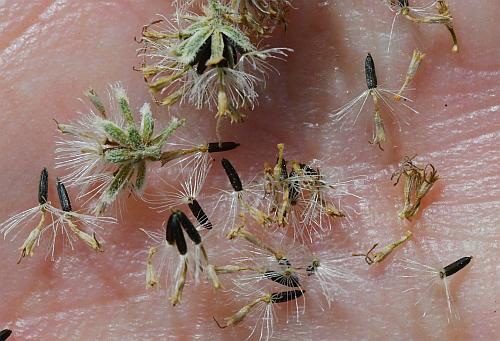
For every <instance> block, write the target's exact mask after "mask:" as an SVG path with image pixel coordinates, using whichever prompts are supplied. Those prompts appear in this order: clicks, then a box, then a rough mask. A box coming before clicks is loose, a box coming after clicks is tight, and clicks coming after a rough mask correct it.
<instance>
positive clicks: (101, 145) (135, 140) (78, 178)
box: [56, 84, 238, 215]
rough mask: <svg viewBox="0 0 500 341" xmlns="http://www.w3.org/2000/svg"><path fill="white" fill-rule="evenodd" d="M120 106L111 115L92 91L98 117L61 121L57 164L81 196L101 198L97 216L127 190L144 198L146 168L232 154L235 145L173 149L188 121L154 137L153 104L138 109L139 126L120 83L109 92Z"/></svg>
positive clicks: (174, 122)
mask: <svg viewBox="0 0 500 341" xmlns="http://www.w3.org/2000/svg"><path fill="white" fill-rule="evenodd" d="M111 91H112V93H113V96H114V98H115V100H116V103H117V104H118V107H119V113H118V115H115V117H112V116H111V113H109V112H108V111H107V110H106V109H105V106H104V104H103V102H102V100H101V99H100V97H99V96H98V95H97V94H96V92H95V91H94V90H89V91H87V93H86V96H87V97H88V98H89V99H90V101H91V102H92V104H93V105H94V107H95V109H96V112H94V111H90V113H88V114H86V115H83V117H81V118H80V119H79V120H78V121H77V122H76V123H71V124H63V123H59V122H57V127H58V129H59V131H60V132H61V133H62V134H64V135H65V137H66V138H64V139H61V140H60V141H58V142H57V144H58V148H57V149H56V154H57V157H56V161H57V163H56V165H57V167H64V168H66V169H68V170H69V171H70V173H69V174H68V175H66V176H65V177H63V180H64V181H65V182H67V183H69V184H70V185H73V186H80V189H81V192H80V196H88V197H89V198H97V203H96V204H95V208H94V213H95V214H96V215H101V214H103V213H104V212H105V211H106V209H107V208H108V207H109V206H110V205H111V204H113V203H114V202H115V200H116V199H117V197H118V196H119V194H120V193H122V192H125V191H127V190H129V191H131V192H133V193H135V194H137V195H139V196H142V193H143V190H144V188H145V184H146V175H147V168H148V163H150V162H155V161H157V162H161V163H162V164H165V163H168V162H170V161H172V160H175V159H181V158H185V157H186V156H187V155H192V156H196V155H198V154H199V153H202V154H203V153H210V152H218V151H225V150H230V149H232V148H235V147H237V146H238V144H236V143H225V142H221V144H218V145H216V144H213V143H212V144H211V143H209V144H204V145H200V146H197V147H194V148H190V149H179V148H174V149H170V150H168V149H167V150H165V149H166V148H168V147H169V143H168V140H169V138H170V137H171V136H172V134H174V133H175V131H176V130H177V129H179V128H180V127H182V126H183V125H184V124H185V120H184V119H178V118H175V117H174V118H172V119H171V120H170V123H169V124H168V126H167V127H165V128H164V129H163V130H161V131H160V132H158V133H155V120H154V118H153V115H152V112H151V107H150V105H149V103H145V104H144V105H143V106H142V107H141V109H140V110H139V112H140V115H141V122H140V124H137V123H136V121H135V115H134V113H133V112H132V109H131V107H130V104H129V100H128V97H127V94H126V92H125V90H124V88H123V87H122V86H121V85H120V84H116V85H114V86H113V87H112V89H111Z"/></svg>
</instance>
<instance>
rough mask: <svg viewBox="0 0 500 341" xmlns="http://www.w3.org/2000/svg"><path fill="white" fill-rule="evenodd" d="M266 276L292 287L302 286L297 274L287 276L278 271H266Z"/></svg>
mask: <svg viewBox="0 0 500 341" xmlns="http://www.w3.org/2000/svg"><path fill="white" fill-rule="evenodd" d="M264 278H267V279H270V280H271V281H273V282H276V283H278V284H281V285H285V286H287V287H291V288H298V287H300V283H299V278H298V277H297V276H295V275H291V276H286V275H283V274H281V273H279V272H276V271H266V272H265V273H264Z"/></svg>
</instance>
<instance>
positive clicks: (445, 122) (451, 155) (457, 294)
mask: <svg viewBox="0 0 500 341" xmlns="http://www.w3.org/2000/svg"><path fill="white" fill-rule="evenodd" d="M12 3H14V1H7V2H6V3H5V4H3V5H0V6H3V8H1V9H0V13H4V11H3V10H4V9H5V7H6V6H7V7H9V6H11V5H12ZM16 3H22V2H21V1H19V2H18V1H16ZM51 4H52V6H54V5H53V2H51V1H38V2H36V4H34V3H33V2H26V3H25V4H24V5H23V6H17V7H13V9H12V11H17V12H16V13H13V15H12V16H10V15H9V17H8V18H7V20H6V21H7V22H6V23H5V24H6V26H5V27H7V28H6V29H5V31H3V32H5V33H3V34H2V35H0V47H1V48H2V50H1V51H0V66H1V67H2V70H4V71H3V73H2V78H1V79H0V84H1V85H2V92H0V103H1V105H2V114H1V115H0V125H2V126H3V127H4V132H3V133H2V134H1V135H0V155H2V157H3V158H4V159H3V161H4V163H3V164H2V167H1V169H2V171H3V176H2V179H1V181H2V183H1V188H3V191H2V192H1V193H0V202H1V203H2V204H1V205H0V220H2V221H3V220H4V219H6V218H7V217H8V216H9V215H10V214H12V213H14V212H16V211H19V210H22V209H25V208H27V207H31V206H32V205H33V204H34V203H36V193H35V192H34V191H33V189H34V188H36V186H37V184H36V182H37V181H38V179H37V174H38V172H39V170H40V169H41V168H42V167H43V166H47V167H48V169H49V174H50V180H51V181H52V182H51V183H50V186H51V188H50V191H49V200H52V201H53V202H54V201H57V199H56V193H55V191H54V190H53V188H52V187H53V186H54V184H55V177H56V176H60V175H62V174H63V171H61V170H54V167H53V166H54V164H53V161H52V160H53V147H54V142H53V141H54V136H57V132H56V130H55V126H54V123H53V122H52V121H51V119H52V118H57V119H58V120H60V121H68V120H73V119H75V118H76V112H78V111H83V112H85V111H86V108H85V106H82V105H81V104H80V102H79V101H78V100H76V98H81V97H83V96H82V93H83V91H84V90H85V89H86V88H87V87H88V86H90V85H92V86H94V87H96V90H97V91H98V92H99V93H101V94H103V97H106V96H107V95H106V92H105V91H106V90H105V87H106V85H107V83H108V82H112V81H115V80H122V81H123V82H124V85H125V86H126V88H127V89H128V91H129V94H130V97H131V103H132V106H133V108H134V109H135V110H137V109H138V108H139V106H140V105H142V103H143V102H144V101H146V100H147V101H150V97H149V95H148V93H147V90H146V88H145V84H144V83H143V82H142V79H141V76H140V75H139V74H138V73H135V72H133V71H132V66H133V65H138V63H139V60H138V59H137V58H136V56H135V52H136V51H135V49H136V48H137V47H138V45H136V44H135V43H134V42H133V37H134V36H138V35H139V34H140V30H141V27H142V25H143V24H145V23H148V22H150V21H151V20H154V19H155V14H156V13H162V14H166V11H169V10H170V7H169V6H168V4H167V5H165V1H164V0H157V1H150V2H148V3H147V4H144V3H143V2H142V1H138V0H135V1H128V2H127V3H122V2H113V1H107V2H88V3H85V6H73V5H72V4H74V3H73V2H64V3H63V6H62V7H61V8H58V10H57V11H54V12H51V14H50V18H49V19H43V20H42V21H40V22H37V20H38V19H37V18H40V16H41V14H39V11H40V8H42V7H40V6H42V5H43V6H44V7H43V8H48V6H50V5H51ZM68 6H69V7H68ZM450 6H451V9H452V11H453V14H454V17H455V23H456V31H457V35H458V37H459V39H460V40H459V42H460V44H461V51H460V52H459V54H457V55H452V54H451V52H450V51H449V49H448V47H450V48H451V46H449V44H450V41H449V36H448V32H447V31H446V29H445V28H444V27H439V26H432V27H415V26H414V25H407V24H405V23H404V22H403V21H402V20H398V21H399V22H398V23H397V29H396V31H395V33H394V36H393V39H394V41H393V42H392V44H391V51H390V53H389V55H387V54H386V49H387V43H388V42H387V38H388V33H389V29H390V23H391V20H392V16H391V13H390V12H389V11H388V10H387V9H386V8H385V7H384V6H383V4H381V3H378V2H373V4H370V6H367V5H366V4H364V2H363V3H361V2H360V3H359V4H358V3H357V2H355V1H352V0H338V1H329V2H328V4H327V5H325V6H320V5H319V3H317V2H315V1H310V0H302V1H296V4H295V7H296V8H297V10H291V11H290V13H289V15H290V16H289V25H288V30H287V32H286V33H283V32H281V31H277V32H276V35H275V37H274V38H273V40H272V42H270V44H272V45H278V46H286V47H291V48H294V49H295V51H296V52H295V53H293V54H292V55H291V56H290V58H289V62H288V63H286V64H285V63H275V64H274V65H276V66H277V67H278V69H279V71H280V73H281V76H277V75H271V76H270V78H269V80H268V81H267V90H266V92H264V93H263V94H262V96H261V97H260V99H259V101H260V107H259V108H258V109H257V111H256V112H253V113H250V114H249V116H248V119H247V121H246V122H245V123H244V124H241V125H238V126H231V127H229V126H225V127H224V131H223V136H224V137H225V138H227V139H228V140H235V141H238V142H241V144H242V146H241V147H240V149H239V150H238V151H237V152H236V153H228V154H227V157H228V158H230V160H231V162H232V163H233V164H234V165H235V166H238V167H239V168H241V169H242V171H241V174H240V175H241V176H242V178H243V179H250V178H251V177H252V176H253V175H254V174H255V172H257V171H260V170H261V167H262V163H263V161H272V160H274V159H275V145H276V143H278V142H284V143H285V144H286V151H287V153H289V155H292V156H294V157H296V158H300V159H304V160H308V159H313V158H321V159H326V163H327V164H328V165H331V166H335V167H339V169H340V173H341V174H342V177H344V178H350V177H355V176H357V175H366V176H367V177H368V180H367V181H366V182H365V183H364V184H360V185H358V186H357V188H355V190H353V191H354V192H355V193H356V194H357V195H360V196H362V198H363V199H362V200H354V199H348V203H347V204H348V205H352V206H354V207H355V208H356V209H357V210H358V211H360V215H359V216H355V217H354V220H353V222H352V227H349V226H347V225H346V226H340V225H334V226H335V227H336V229H335V231H333V232H332V234H331V239H329V240H328V243H323V244H322V245H321V246H320V248H326V247H331V248H332V251H331V252H332V253H338V254H349V253H350V252H353V251H357V250H363V249H366V248H367V246H370V245H372V244H373V243H374V242H377V241H378V242H380V243H381V244H380V245H382V244H384V243H385V242H390V241H393V240H395V239H397V238H399V237H400V236H401V235H402V233H403V232H404V231H406V230H407V229H411V230H412V231H413V232H414V236H413V238H412V241H410V242H409V243H408V245H405V246H403V247H402V248H401V250H398V251H396V254H395V255H394V256H392V255H391V256H390V258H388V259H387V260H386V262H389V263H387V264H385V263H382V265H383V267H381V268H373V267H372V268H369V269H367V266H366V265H365V264H364V262H363V260H362V259H359V263H355V264H357V265H356V267H355V269H354V271H355V272H356V274H358V275H359V276H360V277H362V278H363V282H362V283H357V284H355V285H353V286H352V288H349V291H348V292H347V293H346V294H342V295H339V297H338V299H337V300H335V301H334V304H333V307H332V308H331V309H330V310H326V311H322V310H321V309H320V308H319V302H320V298H319V297H314V296H307V297H306V314H305V315H304V316H303V317H302V323H303V325H296V324H295V323H294V322H293V321H291V322H290V323H288V324H287V323H286V321H285V314H283V309H279V310H280V312H279V314H278V315H279V321H278V322H277V324H276V328H275V337H276V338H277V339H280V340H284V339H287V338H291V337H294V338H295V339H325V338H326V337H328V338H333V339H350V340H353V339H371V340H378V339H379V340H382V339H388V338H390V339H401V340H403V339H404V340H408V339H412V340H416V339H456V340H465V339H478V340H481V339H483V340H491V339H495V336H497V335H499V333H500V330H499V326H498V323H497V321H498V312H496V313H495V312H494V311H497V307H498V302H497V301H495V297H496V294H497V292H498V283H500V278H499V273H500V271H499V270H500V269H498V265H496V259H498V255H499V253H500V251H499V249H500V245H499V242H498V241H497V239H498V238H497V236H498V226H499V225H500V218H499V216H498V214H496V211H498V204H499V201H498V200H499V199H498V198H499V196H498V194H499V193H500V191H499V190H498V188H499V187H498V183H500V181H499V180H500V179H499V177H500V175H499V174H500V172H498V169H499V168H498V164H499V161H500V154H499V151H498V148H497V146H498V142H499V136H500V135H499V133H498V129H499V128H498V126H499V123H498V122H499V118H498V99H497V98H496V97H495V94H496V93H498V90H499V89H498V88H499V86H498V78H499V74H500V58H499V56H500V48H498V44H497V43H496V39H497V38H496V36H495V32H496V30H495V27H496V24H495V22H496V21H495V19H494V18H495V17H496V18H498V16H499V15H500V6H499V5H498V4H495V2H494V1H493V2H488V3H485V4H481V8H479V6H477V5H475V4H473V3H464V2H459V1H451V0H450ZM21 12H22V13H24V15H25V17H26V18H27V19H25V20H26V21H25V22H23V26H24V25H25V27H27V29H22V30H21V29H15V28H12V27H15V26H14V25H15V20H16V18H18V17H19V15H20V13H21ZM70 13H71V16H70V17H69V15H70ZM340 15H342V16H340ZM72 18H78V19H74V20H70V19H72ZM2 20H3V19H2ZM30 21H32V22H30ZM18 27H19V26H18ZM11 28H12V29H11ZM103 32H104V33H103ZM414 37H418V42H415V40H414ZM478 37H480V38H481V39H478ZM405 39H406V40H405ZM9 46H15V48H10V49H9ZM414 47H419V48H420V49H421V50H422V51H423V52H425V53H426V54H427V57H426V59H425V60H424V61H423V62H422V65H421V71H422V73H418V74H417V77H416V79H415V81H414V83H412V85H411V87H414V88H416V90H415V91H412V92H411V93H410V94H411V98H412V99H415V103H414V105H415V107H416V108H417V109H418V110H419V111H420V114H419V115H418V116H412V117H411V125H410V126H403V129H402V131H401V132H398V131H397V126H396V125H393V123H392V119H390V118H387V119H386V122H387V126H386V129H387V132H388V138H389V140H388V143H387V148H386V151H385V152H381V151H379V150H378V149H376V148H374V147H373V146H371V145H369V144H368V143H367V141H368V140H369V139H370V138H371V134H370V129H369V127H370V126H369V125H368V126H366V124H369V123H370V122H369V118H370V113H371V110H372V109H371V105H368V106H367V107H366V108H365V111H364V113H363V115H362V116H363V117H362V120H364V121H361V122H358V124H356V125H355V126H354V127H351V126H350V125H346V127H345V128H343V129H342V130H341V129H340V128H339V127H338V126H335V125H333V124H332V123H331V122H330V120H329V118H328V113H329V112H330V111H332V110H333V109H335V108H337V107H339V106H340V105H342V104H343V103H345V102H346V101H347V100H349V99H350V98H352V97H353V96H354V95H355V94H357V93H359V92H360V91H361V90H362V89H363V86H364V74H363V67H362V65H363V64H362V63H363V60H364V57H365V56H366V53H367V52H371V53H372V55H373V56H374V58H375V62H376V66H377V76H378V77H379V82H380V83H381V84H384V85H386V86H388V87H394V88H396V87H397V86H398V85H399V84H400V81H401V80H402V77H404V73H405V71H406V70H405V68H406V66H407V63H408V61H409V58H410V53H411V51H412V50H413V48H414ZM6 49H7V51H6ZM47 99H50V100H47ZM444 104H447V105H448V106H447V107H445V106H444ZM153 110H154V114H155V117H158V116H157V114H159V115H160V116H161V117H160V122H161V123H162V125H164V124H166V122H167V121H168V111H167V110H165V109H158V108H156V107H155V106H153ZM170 112H171V113H172V114H174V115H179V116H185V117H186V118H188V120H189V121H190V122H192V124H193V128H191V129H192V131H197V130H199V131H200V132H199V133H198V132H197V133H198V134H199V135H200V136H202V137H206V138H210V139H213V138H214V121H213V119H212V116H213V113H205V112H196V111H194V110H193V109H192V108H189V107H186V108H182V109H179V108H177V107H174V108H172V109H171V111H170ZM271 118H272V119H271ZM304 122H309V123H311V124H310V125H307V124H304ZM193 135H195V134H193ZM20 137H23V138H24V140H23V141H22V143H19V144H15V145H14V144H13V142H14V141H19V138H20ZM393 145H396V146H397V147H396V148H393V147H392V146H393ZM414 153H417V154H418V160H419V161H430V162H433V163H434V164H435V165H436V168H437V169H438V171H439V174H440V175H441V176H442V180H439V181H438V182H437V183H436V187H435V188H433V189H432V190H431V192H430V193H429V195H428V196H426V198H424V200H423V203H422V207H421V212H419V214H418V216H417V217H416V218H415V219H414V221H412V222H411V223H409V222H404V221H400V220H399V219H398V217H397V212H398V211H399V210H400V209H401V206H402V202H401V200H402V199H401V188H400V187H393V186H392V184H391V182H390V180H389V178H390V174H391V173H392V171H393V170H394V169H395V168H396V167H397V164H398V162H399V161H400V159H401V158H402V157H403V156H404V155H410V154H411V155H412V154H414ZM160 173H161V174H166V173H164V172H161V171H160ZM342 177H340V179H342ZM150 179H151V180H150V184H151V185H153V186H154V184H155V183H156V182H155V180H154V178H150ZM205 186H206V187H205V188H206V189H207V192H211V191H210V190H208V189H209V188H210V187H217V188H228V187H227V186H228V184H227V181H226V179H225V177H224V175H223V171H222V169H220V167H213V169H212V173H211V174H210V176H209V178H208V181H207V184H206V185H205ZM69 192H70V193H69V194H70V196H74V195H75V194H76V191H75V190H73V189H71V190H70V191H69ZM76 207H77V208H78V207H79V204H76ZM126 207H127V210H128V212H127V213H126V215H125V216H124V219H125V221H124V222H123V223H120V224H118V225H116V226H112V227H110V228H107V229H106V230H105V231H104V233H103V237H104V239H105V241H106V243H105V244H104V248H105V252H104V253H103V254H99V255H96V254H93V253H92V252H91V251H90V250H88V249H87V248H86V247H84V246H81V245H77V247H76V250H75V251H71V250H69V249H65V250H64V251H63V252H62V259H59V260H57V261H56V262H54V263H52V262H45V260H44V251H43V249H42V248H39V249H38V250H37V251H36V253H35V257H34V258H32V259H28V260H27V261H26V262H24V261H23V263H22V264H21V265H19V266H16V264H15V263H16V260H17V257H18V255H19V254H18V252H19V250H17V247H18V246H19V245H20V240H16V242H14V243H10V242H8V241H0V245H1V246H0V258H1V259H2V261H1V263H0V264H1V265H2V266H3V269H4V272H5V273H6V274H8V276H2V279H1V280H0V287H2V299H1V301H2V303H3V304H2V306H6V307H9V309H2V310H1V311H0V322H1V323H2V324H5V326H4V325H0V328H3V327H9V328H11V329H13V330H14V335H15V337H17V338H19V339H23V340H40V339H50V340H94V339H107V340H134V339H145V340H148V339H157V338H158V339H174V338H175V336H178V337H177V338H175V339H180V340H191V339H206V338H207V336H208V338H212V339H221V340H225V339H227V340H231V339H244V338H245V337H246V336H247V335H248V328H247V325H248V324H245V323H243V324H242V326H238V327H236V328H234V329H229V328H228V329H225V330H222V331H221V330H219V329H218V328H217V326H216V325H215V324H214V322H213V320H212V310H210V311H207V307H213V306H214V305H215V306H216V307H215V310H214V315H215V316H216V317H218V318H221V319H222V317H224V316H229V315H230V314H231V313H233V312H234V311H235V310H237V309H239V308H240V307H241V304H242V302H239V303H238V302H232V301H231V297H230V296H229V295H224V294H220V293H217V294H213V291H212V289H211V288H210V287H209V286H208V285H206V286H201V287H199V288H194V287H193V286H192V285H189V284H188V285H187V286H186V292H185V293H184V297H185V300H184V301H183V302H182V304H181V305H180V306H179V307H176V308H175V309H174V308H172V307H171V306H170V305H169V304H168V302H167V297H166V296H167V295H166V294H164V293H162V292H157V291H155V290H152V291H145V289H144V271H145V253H144V252H145V250H146V247H145V245H146V243H145V237H144V234H143V233H142V232H140V231H138V227H143V228H147V229H151V228H157V227H159V226H160V224H161V222H162V220H163V219H165V218H166V217H165V215H161V214H155V213H154V212H153V211H151V210H148V209H147V205H145V204H144V203H141V202H138V201H136V200H134V199H132V198H130V199H128V200H127V206H126ZM214 228H216V227H214ZM208 249H209V252H214V254H217V253H220V250H221V248H220V247H219V248H218V247H217V246H214V242H213V241H211V242H210V244H209V247H208ZM58 254H59V255H61V252H60V251H59V253H58ZM465 255H473V256H474V257H475V258H474V260H473V261H472V262H471V264H470V265H469V266H468V268H467V269H464V272H462V271H461V272H460V273H457V274H456V275H454V276H453V278H452V279H451V280H450V284H451V291H452V295H453V297H454V299H455V301H456V302H455V303H456V306H457V308H458V310H459V311H460V314H461V320H460V321H459V322H454V323H452V324H450V325H448V324H447V323H446V303H445V301H444V298H443V297H444V296H443V295H442V293H440V294H437V295H435V296H434V297H435V300H434V302H431V304H430V305H429V309H431V310H430V311H429V314H430V316H428V317H426V318H425V319H423V318H421V317H420V314H421V313H422V310H421V309H422V307H421V306H414V303H415V302H416V300H417V299H418V298H419V296H418V295H419V294H420V293H417V294H412V293H406V294H403V293H401V292H402V291H403V290H405V289H407V288H409V287H411V286H412V285H413V284H414V283H412V282H411V281H404V280H403V279H400V278H398V276H399V275H400V274H401V273H400V272H398V270H397V269H396V268H395V267H394V266H393V265H394V264H393V263H392V262H393V261H394V259H395V258H397V257H402V256H405V257H415V259H416V260H418V261H419V262H422V263H424V264H429V265H436V266H443V265H446V264H448V263H450V262H451V261H454V260H456V259H458V258H459V257H462V256H465ZM217 259H218V258H217ZM110 269H112V271H110ZM221 302H222V303H221ZM217 305H222V306H217ZM186 321H188V323H187V322H186ZM360 325H362V326H363V328H359V326H360Z"/></svg>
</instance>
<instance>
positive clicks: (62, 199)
mask: <svg viewBox="0 0 500 341" xmlns="http://www.w3.org/2000/svg"><path fill="white" fill-rule="evenodd" d="M57 195H58V196H59V203H60V204H61V209H62V210H63V211H64V212H71V211H72V210H71V201H70V200H69V196H68V192H67V191H66V187H65V186H64V184H63V183H62V182H61V179H59V178H57Z"/></svg>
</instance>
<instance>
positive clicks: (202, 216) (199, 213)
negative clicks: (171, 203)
mask: <svg viewBox="0 0 500 341" xmlns="http://www.w3.org/2000/svg"><path fill="white" fill-rule="evenodd" d="M188 206H189V209H190V210H191V213H193V215H194V217H195V218H196V220H197V221H198V222H199V223H200V225H201V226H203V227H204V228H206V229H207V230H210V229H212V227H213V226H212V223H211V222H210V220H208V217H207V214H206V213H205V211H204V210H203V208H201V206H200V203H199V202H198V200H196V199H194V200H193V202H190V203H188Z"/></svg>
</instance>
